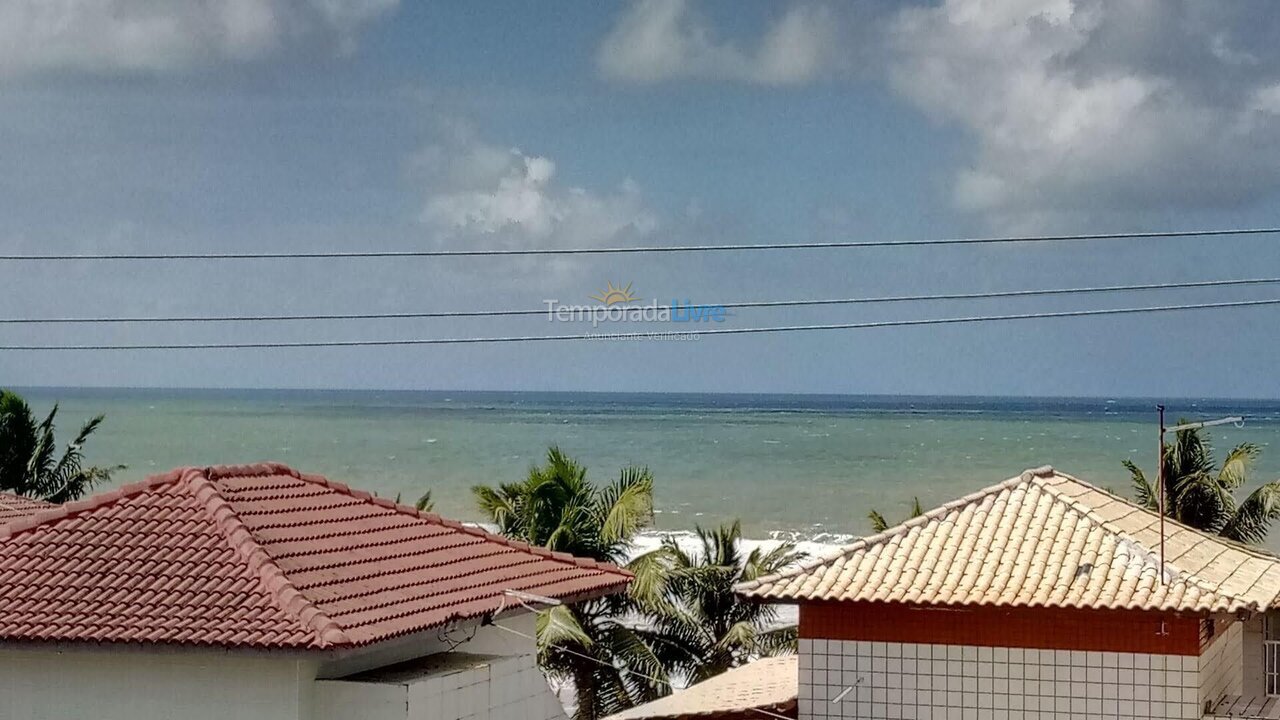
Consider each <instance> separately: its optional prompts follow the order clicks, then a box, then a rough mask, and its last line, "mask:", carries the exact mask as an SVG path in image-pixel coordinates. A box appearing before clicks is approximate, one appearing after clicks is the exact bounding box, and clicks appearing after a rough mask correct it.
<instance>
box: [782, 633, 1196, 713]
mask: <svg viewBox="0 0 1280 720" xmlns="http://www.w3.org/2000/svg"><path fill="white" fill-rule="evenodd" d="M799 660H800V694H799V717H800V720H816V719H823V720H825V719H827V718H858V719H859V720H1095V719H1096V718H1106V719H1111V720H1134V719H1136V718H1144V719H1145V718H1159V719H1161V720H1191V719H1194V718H1199V717H1200V716H1201V713H1200V707H1199V696H1200V673H1199V658H1197V657H1194V656H1181V655H1150V654H1144V653H1113V652H1083V651H1070V650H1037V649H1029V648H1028V649H1024V648H990V647H976V646H968V645H929V644H913V643H883V642H862V641H841V640H811V639H802V640H801V641H800V658H799Z"/></svg>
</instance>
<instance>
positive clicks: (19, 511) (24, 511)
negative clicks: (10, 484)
mask: <svg viewBox="0 0 1280 720" xmlns="http://www.w3.org/2000/svg"><path fill="white" fill-rule="evenodd" d="M53 507H55V506H54V505H53V503H47V502H45V501H43V500H36V499H35V498H29V497H23V496H21V495H14V494H13V493H7V492H0V525H3V524H5V523H7V522H11V521H13V520H17V519H19V518H24V517H29V516H31V515H35V514H36V513H38V512H40V511H41V510H48V509H50V508H53Z"/></svg>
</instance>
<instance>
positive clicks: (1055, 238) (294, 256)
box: [0, 227, 1280, 261]
mask: <svg viewBox="0 0 1280 720" xmlns="http://www.w3.org/2000/svg"><path fill="white" fill-rule="evenodd" d="M1277 233H1280V227H1275V228H1231V229H1223V230H1179V231H1162V232H1127V233H1091V234H1074V235H1016V236H1004V237H961V238H941V239H938V238H935V239H926V240H849V241H833V242H798V243H764V244H758V245H752V244H743V243H733V244H728V245H652V246H641V247H585V248H523V249H521V248H476V249H463V250H335V251H301V252H225V253H215V252H197V253H80V254H53V253H42V254H35V255H0V261H64V260H95V261H98V260H305V259H312V260H321V259H330V260H331V259H349V258H410V257H477V256H479V257H494V256H528V255H616V254H626V253H690V252H731V251H733V252H737V251H753V250H820V249H839V248H879V247H920V246H936V245H998V244H1006V243H1047V242H1065V241H1079V240H1136V239H1142V238H1187V237H1214V236H1231V235H1272V234H1277Z"/></svg>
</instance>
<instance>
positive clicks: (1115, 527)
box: [738, 467, 1280, 612]
mask: <svg viewBox="0 0 1280 720" xmlns="http://www.w3.org/2000/svg"><path fill="white" fill-rule="evenodd" d="M1159 524H1160V516H1159V514H1158V513H1154V512H1151V511H1149V510H1146V509H1144V508H1141V507H1138V506H1137V505H1134V504H1133V503H1131V502H1129V501H1127V500H1124V499H1122V498H1119V497H1116V496H1115V495H1112V494H1110V493H1108V492H1106V491H1103V490H1101V489H1099V488H1096V487H1094V486H1092V485H1090V484H1088V483H1086V482H1083V481H1081V480H1077V479H1076V478H1073V477H1071V476H1069V475H1064V474H1062V473H1059V472H1056V471H1054V469H1053V468H1050V467H1043V468H1038V469H1035V470H1028V471H1026V472H1024V473H1022V475H1020V476H1018V477H1015V478H1012V479H1010V480H1007V481H1005V482H1003V483H1000V484H999V485H993V486H991V487H989V488H987V489H985V490H980V491H978V492H976V493H973V494H972V495H968V496H966V497H962V498H960V499H959V500H955V501H953V502H950V503H947V504H946V505H943V506H942V507H940V508H938V509H936V510H932V511H930V512H927V513H925V514H924V515H923V516H921V517H918V518H913V519H911V520H908V521H907V522H905V523H903V524H901V525H898V526H897V527H893V528H890V529H888V530H886V531H885V532H883V533H880V534H878V535H872V536H871V537H867V538H863V539H861V540H858V541H857V542H854V543H853V544H851V545H848V546H846V547H844V548H842V549H841V550H840V551H839V553H838V554H836V555H834V556H832V557H828V558H823V559H819V560H816V561H810V562H807V563H805V564H803V565H801V566H798V567H796V568H793V569H790V570H788V571H785V572H782V573H779V574H776V575H770V576H766V577H762V578H759V579H757V580H754V581H752V582H748V583H743V584H741V585H739V586H738V590H739V592H741V593H743V594H745V595H747V596H749V597H753V598H757V599H761V600H777V601H791V602H797V601H805V600H838V601H870V602H901V603H919V604H941V605H1000V606H1031V607H1036V606H1043V607H1077V608H1111V609H1145V610H1181V611H1193V612H1234V611H1237V610H1253V611H1260V610H1264V609H1267V608H1271V607H1275V606H1276V605H1277V596H1278V595H1280V558H1277V557H1275V556H1273V555H1271V554H1269V553H1266V552H1264V551H1262V550H1260V549H1257V548H1251V547H1247V546H1244V545H1240V544H1237V543H1234V542H1231V541H1228V540H1224V539H1223V538H1220V537H1217V536H1214V535H1208V534H1206V533H1202V532H1200V531H1198V530H1193V529H1191V528H1189V527H1186V526H1184V525H1181V524H1178V523H1176V522H1173V521H1170V520H1166V522H1165V573H1166V582H1165V583H1163V584H1161V583H1160V569H1159V566H1160V559H1159V547H1160V534H1159Z"/></svg>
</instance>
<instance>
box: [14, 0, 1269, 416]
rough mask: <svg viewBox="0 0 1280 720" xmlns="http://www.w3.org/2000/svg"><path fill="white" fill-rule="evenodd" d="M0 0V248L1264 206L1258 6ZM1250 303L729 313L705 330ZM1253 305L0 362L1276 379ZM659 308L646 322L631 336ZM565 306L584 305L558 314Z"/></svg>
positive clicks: (60, 287)
mask: <svg viewBox="0 0 1280 720" xmlns="http://www.w3.org/2000/svg"><path fill="white" fill-rule="evenodd" d="M61 12H62V14H61V15H58V14H56V13H55V12H54V11H53V10H50V9H49V6H48V5H47V4H46V3H41V2H39V0H17V1H16V2H11V3H5V5H4V7H3V8H0V207H3V208H4V213H3V221H2V223H0V244H2V245H3V247H4V248H5V249H6V251H8V252H19V253H35V252H61V251H65V252H115V251H143V252H164V251H175V252H191V251H197V250H211V251H226V250H237V249H241V250H285V251H288V250H303V249H366V248H367V249H381V248H387V249H409V248H434V247H441V248H459V247H502V248H524V247H579V246H607V245H626V244H644V245H662V244H686V243H698V244H702V243H725V242H734V243H759V242H771V241H780V242H800V241H807V240H813V239H817V240H839V239H907V238H927V237H952V236H964V235H969V236H972V235H987V234H1006V233H1041V232H1047V233H1061V232H1066V233H1070V232H1090V231H1123V230H1146V229H1193V228H1204V227H1245V226H1275V225H1280V222H1278V221H1277V217H1280V213H1277V210H1278V209H1280V49H1277V48H1276V47H1275V46H1274V43H1273V42H1272V40H1273V38H1274V37H1275V36H1276V33H1277V31H1280V10H1278V9H1276V8H1274V7H1273V6H1272V5H1270V4H1269V3H1267V2H1265V1H1262V0H1259V1H1256V2H1250V1H1248V0H1242V1H1240V2H1233V3H1224V4H1218V3H1207V2H1192V1H1190V0H1188V1H1185V2H1183V1H1172V0H1170V1H1167V2H1159V3H1153V2H1146V1H1144V0H1114V1H1113V2H1105V3H1104V2H1100V1H1095V0H939V1H935V2H927V3H923V2H922V3H918V4H917V3H905V2H903V3H898V2H888V1H885V0H881V1H869V0H863V1H862V2H854V3H830V4H822V3H820V2H806V1H795V0H792V1H790V2H732V3H730V2H705V3H695V2H692V1H689V2H680V1H679V0H647V1H642V2H628V3H585V2H583V3H568V2H566V3H557V4H554V5H544V4H531V3H521V2H493V3H470V2H425V1H424V2H403V1H401V2H397V1H396V0H326V1H325V2H320V1H319V0H235V2H227V3H223V4H219V5H209V4H206V3H202V2H196V1H195V0H175V1H173V2H167V3H153V2H148V1H145V0H112V1H111V2H106V3H85V4H71V5H69V6H67V8H64V10H63V11H61ZM6 269H7V271H8V272H7V273H6V276H7V279H6V282H5V283H4V285H3V286H2V287H0V304H2V308H3V313H2V314H3V315H5V316H9V317H23V316H25V317H47V316H58V315H83V314H103V315H126V314H134V315H148V314H164V313H189V314H225V313H254V312H259V313H285V312H312V311H314V312H359V311H411V310H450V309H460V310H465V309H490V308H539V307H542V306H543V301H544V300H546V299H552V298H554V299H558V300H560V301H562V302H565V303H589V302H591V301H590V300H589V296H590V295H592V294H594V293H596V292H597V291H599V290H600V289H601V288H603V287H604V286H605V284H606V282H609V281H612V282H614V283H615V284H619V283H628V282H630V283H633V284H634V288H635V290H636V292H637V293H638V294H639V295H640V296H641V297H642V298H644V299H646V300H648V299H653V298H659V299H661V300H662V301H663V302H666V301H667V300H669V299H670V298H674V297H680V298H689V299H692V300H694V301H696V302H705V303H715V302H732V301H742V300H783V299H806V298H809V299H811V298H823V297H850V296H866V295H877V294H904V293H929V292H943V291H957V292H965V291H978V290H1003V289H1022V288H1029V287H1073V286H1089V285H1103V284H1115V283H1130V282H1162V281H1180V280H1207V279H1219V278H1232V277H1262V276H1280V246H1278V245H1277V239H1276V238H1273V237H1258V238H1251V239H1242V238H1235V239H1227V238H1210V239H1189V240H1172V241H1171V240H1159V241H1157V240H1146V241H1133V242H1125V243H1094V244H1084V243H1080V244H1064V245H1061V246H1054V247H1043V246H1037V247H1021V246H1002V247H969V248H915V249H884V250H831V251H804V252H792V253H786V254H780V253H759V254H742V255H735V256H730V255H724V254H713V255H707V256H692V255H666V256H652V257H639V256H611V257H593V258H585V259H583V258H572V259H565V258H559V259H550V258H523V259H502V260H494V259H461V258H456V259H420V260H400V261H386V260H365V261H346V262H325V261H299V262H280V261H261V262H251V263H231V262H216V263H133V264H128V265H103V264H93V263H70V264H61V265H53V264H43V265H37V264H33V265H21V266H19V265H12V264H11V265H10V266H8V267H7V268H6ZM1276 292H1280V290H1277V289H1275V288H1265V287H1262V288H1253V289H1233V290H1200V291H1180V292H1164V293H1145V294H1137V293H1132V294H1127V295H1114V296H1107V297H1089V298H1054V299H1027V300H1020V301H1017V302H1016V303H1015V302H1013V301H1003V302H995V301H988V302H967V303H958V302H950V303H933V304H920V305H913V306H892V307H873V306H854V307H835V308H825V309H788V310H741V311H738V312H737V313H736V314H735V315H734V316H733V317H732V318H730V319H729V320H728V321H727V322H728V323H730V324H731V325H736V326H748V325H753V326H761V325H785V324H812V323H824V322H858V321H863V320H879V319H893V318H910V317H940V316H955V315H969V314H988V313H1010V312H1032V311H1036V310H1064V309H1078V308H1089V307H1109V306H1133V305H1142V304H1152V305H1157V304H1165V303H1173V302H1214V301H1222V300H1235V299H1246V298H1259V297H1268V296H1269V295H1268V293H1270V294H1271V295H1272V296H1274V295H1275V293H1276ZM1277 313H1280V310H1277V309H1274V308H1262V309H1248V310H1233V311H1214V312H1199V313H1186V314H1171V315H1152V316H1142V317H1122V318H1084V319H1073V320H1045V321H1034V322H1020V323H1006V324H992V325H985V326H965V327H946V328H938V327H923V328H907V329H886V330H874V331H851V332H830V333H813V334H806V335H760V336H751V337H725V338H714V337H708V338H702V339H701V340H699V341H697V342H684V343H667V342H638V341H637V342H627V343H617V342H609V343H600V342H587V343H576V344H524V345H502V346H496V345H491V346H467V347H417V348H382V349H378V348H367V349H327V350H275V351H271V350H227V351H203V352H114V353H108V352H98V353H53V352H45V353H19V352H5V353H3V354H0V377H3V379H4V382H5V383H8V384H13V385H80V384H87V385H130V386H137V385H160V386H234V387H254V386H268V387H378V388H449V389H466V388H476V389H552V390H648V391H762V392H850V393H923V394H1009V395H1018V394H1035V395H1127V396H1134V395H1141V396H1146V395H1152V396H1206V395H1213V396H1243V397H1278V396H1280V380H1277V376H1276V373H1275V371H1274V364H1275V363H1274V358H1275V357H1276V351H1277V342H1278V341H1277V336H1276V334H1275V333H1274V331H1273V328H1274V327H1275V321H1276V319H1277ZM664 329H665V328H664ZM568 330H569V331H581V330H584V328H581V327H576V326H575V327H572V328H568ZM565 331H566V328H565V327H564V326H560V325H556V324H552V323H549V322H547V321H546V320H545V319H542V318H532V319H529V318H526V319H467V320H456V321H455V320H448V321H444V320H415V321H394V322H393V321H377V322H372V321H365V322H325V323H307V324H304V323H288V324H285V323H278V324H261V325H243V324H235V325H203V326H177V327H175V326H147V325H138V326H98V327H69V326H21V327H19V326H6V327H0V334H2V337H3V339H4V340H7V341H9V342H13V343H37V344H38V343H60V342H107V343H110V342H144V341H151V340H159V341H175V342H197V341H219V340H248V341H254V340H272V339H279V340H303V339H357V338H391V337H430V336H459V335H469V336H473V335H506V334H521V335H523V334H537V333H549V332H565Z"/></svg>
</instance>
